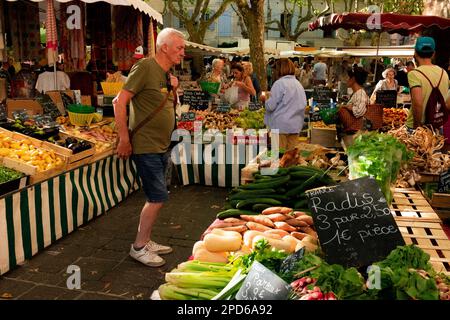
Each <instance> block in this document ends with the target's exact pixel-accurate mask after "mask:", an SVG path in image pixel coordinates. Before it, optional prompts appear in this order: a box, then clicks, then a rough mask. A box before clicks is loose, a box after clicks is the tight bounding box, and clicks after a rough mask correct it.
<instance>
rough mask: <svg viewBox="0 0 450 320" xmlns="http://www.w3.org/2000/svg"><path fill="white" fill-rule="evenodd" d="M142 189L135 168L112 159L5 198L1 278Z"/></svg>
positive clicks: (1, 204)
mask: <svg viewBox="0 0 450 320" xmlns="http://www.w3.org/2000/svg"><path fill="white" fill-rule="evenodd" d="M138 189H139V180H138V179H137V175H136V169H135V166H134V163H133V162H132V161H131V160H121V159H118V158H117V157H116V156H109V157H107V158H104V159H102V160H99V161H97V162H94V163H91V164H88V165H85V166H82V167H79V168H77V169H75V170H72V171H67V172H64V173H63V174H61V175H59V176H56V177H53V178H51V179H48V180H45V181H42V182H40V183H38V184H35V185H31V186H29V187H27V188H25V189H21V190H19V191H17V192H15V193H10V194H7V195H6V196H4V197H3V198H0V274H4V273H5V272H7V271H8V270H11V269H13V268H14V267H15V266H17V265H19V264H20V263H22V262H24V261H25V260H26V259H30V258H31V257H32V256H34V255H35V254H36V253H38V252H39V251H42V250H43V249H44V248H46V247H48V246H49V245H51V244H52V243H54V242H55V241H57V240H58V239H60V238H62V237H64V236H65V235H67V234H69V233H71V232H73V231H74V230H76V229H77V228H78V227H80V226H81V225H83V224H86V223H87V222H89V221H90V220H92V219H93V218H95V217H97V216H99V215H102V214H103V213H105V212H106V211H107V210H109V209H111V208H112V207H114V206H116V205H117V204H118V203H120V202H121V201H123V200H124V199H126V198H127V197H128V196H129V195H130V194H131V193H133V192H134V191H136V190H138Z"/></svg>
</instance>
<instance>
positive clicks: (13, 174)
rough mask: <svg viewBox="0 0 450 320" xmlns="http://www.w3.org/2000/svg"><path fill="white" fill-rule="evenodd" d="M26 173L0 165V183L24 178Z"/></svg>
mask: <svg viewBox="0 0 450 320" xmlns="http://www.w3.org/2000/svg"><path fill="white" fill-rule="evenodd" d="M23 176H24V174H23V173H22V172H18V171H16V170H13V169H9V168H6V167H3V166H0V183H5V182H8V181H11V180H15V179H19V178H22V177H23Z"/></svg>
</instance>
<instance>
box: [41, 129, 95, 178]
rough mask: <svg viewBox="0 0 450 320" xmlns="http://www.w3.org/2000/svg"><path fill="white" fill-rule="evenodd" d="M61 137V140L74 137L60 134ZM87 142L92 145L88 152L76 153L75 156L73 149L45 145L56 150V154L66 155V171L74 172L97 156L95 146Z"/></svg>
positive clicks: (49, 144) (48, 143) (52, 144)
mask: <svg viewBox="0 0 450 320" xmlns="http://www.w3.org/2000/svg"><path fill="white" fill-rule="evenodd" d="M59 135H60V137H61V138H67V137H72V136H69V135H68V134H66V133H64V132H60V133H59ZM76 139H77V140H83V139H79V138H76ZM85 141H87V140H85ZM87 142H88V143H89V144H90V145H91V148H90V149H88V150H84V151H81V152H78V153H75V154H74V153H73V151H72V150H71V149H69V148H65V147H62V146H58V145H56V144H54V143H50V142H46V141H45V142H44V144H45V145H46V146H47V147H49V148H50V149H51V150H54V151H55V152H56V153H59V154H62V155H65V156H66V157H67V165H66V170H72V169H74V168H78V167H80V166H82V165H85V164H87V163H89V162H90V160H91V158H92V156H93V155H94V154H95V144H94V143H92V142H90V141H87Z"/></svg>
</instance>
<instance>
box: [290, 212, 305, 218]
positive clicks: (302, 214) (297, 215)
mask: <svg viewBox="0 0 450 320" xmlns="http://www.w3.org/2000/svg"><path fill="white" fill-rule="evenodd" d="M292 215H293V216H294V218H298V217H300V216H304V215H306V213H305V212H303V211H294V212H293V213H292Z"/></svg>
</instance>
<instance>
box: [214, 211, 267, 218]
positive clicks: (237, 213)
mask: <svg viewBox="0 0 450 320" xmlns="http://www.w3.org/2000/svg"><path fill="white" fill-rule="evenodd" d="M241 214H245V215H249V216H252V215H253V216H254V215H257V214H259V213H258V212H253V211H249V210H241V209H228V210H225V211H221V212H219V213H218V214H217V215H216V218H217V219H221V220H223V219H226V218H231V217H239V216H240V215H241Z"/></svg>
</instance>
